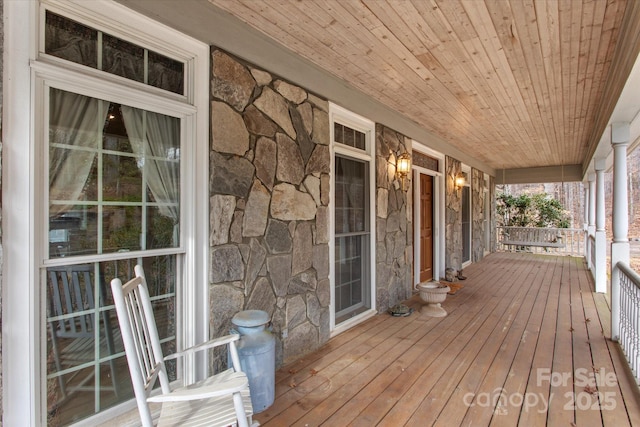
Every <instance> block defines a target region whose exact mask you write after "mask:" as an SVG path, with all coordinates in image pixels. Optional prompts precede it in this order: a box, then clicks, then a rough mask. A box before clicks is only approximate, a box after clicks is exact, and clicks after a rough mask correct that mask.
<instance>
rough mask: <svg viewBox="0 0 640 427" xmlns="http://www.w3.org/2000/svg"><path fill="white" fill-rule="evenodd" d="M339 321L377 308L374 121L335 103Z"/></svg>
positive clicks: (335, 302) (336, 297) (335, 310)
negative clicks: (373, 258) (356, 114)
mask: <svg viewBox="0 0 640 427" xmlns="http://www.w3.org/2000/svg"><path fill="white" fill-rule="evenodd" d="M331 111H332V120H333V124H332V130H333V134H332V136H333V141H334V143H333V172H332V175H333V176H332V182H333V197H332V201H333V214H332V219H333V220H332V224H333V236H334V243H333V246H332V250H333V259H334V263H333V265H332V283H333V287H332V295H333V307H332V314H333V320H334V325H337V324H344V323H345V322H347V321H348V320H350V319H353V318H356V317H357V316H358V315H360V314H362V313H365V312H367V311H369V310H371V309H372V308H373V305H374V301H373V298H372V295H373V294H374V292H373V286H374V284H373V282H374V281H373V271H372V254H373V247H372V224H375V218H372V213H373V208H372V206H371V205H372V203H371V202H372V197H371V192H372V189H371V185H372V183H373V181H374V177H373V175H372V173H373V171H375V169H374V167H373V156H372V155H371V154H370V150H371V149H372V146H373V144H372V142H371V138H372V135H373V134H374V127H373V123H371V122H369V121H367V120H365V119H362V118H360V117H358V116H355V115H353V114H352V113H349V112H347V111H346V110H342V109H340V108H339V107H336V106H333V105H332V110H331Z"/></svg>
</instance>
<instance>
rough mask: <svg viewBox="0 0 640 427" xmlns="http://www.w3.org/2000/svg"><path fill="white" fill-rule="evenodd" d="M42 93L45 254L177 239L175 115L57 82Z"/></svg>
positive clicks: (152, 245) (174, 243)
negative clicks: (46, 109) (46, 103)
mask: <svg viewBox="0 0 640 427" xmlns="http://www.w3.org/2000/svg"><path fill="white" fill-rule="evenodd" d="M50 100H51V101H50V120H49V123H50V131H49V183H50V187H49V249H50V254H49V256H50V257H51V258H57V257H62V256H72V255H81V254H96V253H109V252H118V251H122V250H129V251H131V250H144V249H162V248H171V247H178V246H179V224H180V222H179V202H180V120H179V119H178V118H175V117H170V116H165V115H162V114H157V113H153V112H150V111H145V110H141V109H137V108H131V107H128V106H122V105H120V104H115V103H109V102H106V101H102V100H99V99H94V98H89V97H85V96H81V95H77V94H73V93H69V92H65V91H61V90H57V89H52V90H51V95H50ZM99 241H100V244H98V242H99Z"/></svg>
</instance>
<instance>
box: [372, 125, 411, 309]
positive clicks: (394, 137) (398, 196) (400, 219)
mask: <svg viewBox="0 0 640 427" xmlns="http://www.w3.org/2000/svg"><path fill="white" fill-rule="evenodd" d="M405 152H408V153H411V139H410V138H406V137H405V136H404V135H401V134H399V133H397V132H395V131H393V130H391V129H389V128H387V127H384V126H382V125H380V124H376V307H377V308H378V311H380V312H383V311H386V310H387V309H388V308H389V307H392V306H394V305H395V304H397V303H399V302H400V301H402V300H405V299H407V298H409V297H410V296H411V292H412V284H411V268H412V265H413V226H412V212H413V208H412V200H413V197H412V195H411V176H410V175H409V176H407V178H406V179H405V182H404V188H402V182H401V181H400V180H398V179H397V177H396V159H397V158H398V156H399V155H401V154H403V153H405Z"/></svg>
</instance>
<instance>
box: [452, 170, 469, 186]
mask: <svg viewBox="0 0 640 427" xmlns="http://www.w3.org/2000/svg"><path fill="white" fill-rule="evenodd" d="M454 185H455V187H456V190H459V189H461V188H462V187H464V186H465V185H467V177H466V176H465V174H464V173H462V172H460V173H459V174H458V175H456V177H455V179H454Z"/></svg>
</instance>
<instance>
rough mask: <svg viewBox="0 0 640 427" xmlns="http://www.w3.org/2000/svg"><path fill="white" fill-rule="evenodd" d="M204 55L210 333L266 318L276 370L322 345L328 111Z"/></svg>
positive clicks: (246, 68)
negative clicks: (208, 69) (249, 317)
mask: <svg viewBox="0 0 640 427" xmlns="http://www.w3.org/2000/svg"><path fill="white" fill-rule="evenodd" d="M211 55H212V79H211V94H212V99H211V136H212V141H211V156H210V168H211V169H210V170H211V179H210V194H211V199H210V223H211V228H210V232H211V235H210V246H211V250H210V253H211V271H210V298H211V300H210V307H211V333H212V335H213V336H220V335H223V334H226V333H228V331H229V329H230V328H231V326H232V325H231V319H232V317H233V315H235V314H236V313H237V312H239V311H241V310H248V309H258V310H264V311H266V312H267V313H269V316H270V317H271V320H272V327H273V331H274V333H275V336H276V361H277V364H278V365H280V364H282V363H283V362H284V361H287V360H288V359H291V358H293V357H296V356H300V355H302V354H304V353H306V352H309V351H311V350H314V349H315V348H317V347H319V345H320V344H322V343H323V342H325V341H327V340H328V338H329V304H330V288H329V286H330V285H329V245H328V243H329V212H328V204H329V194H330V188H329V170H330V152H329V137H330V136H329V135H330V134H329V116H328V103H327V101H325V100H322V99H320V98H318V97H316V96H314V95H313V94H310V93H308V92H307V91H305V90H304V89H302V88H300V87H297V86H294V85H292V84H289V83H288V82H285V81H283V80H281V79H279V78H277V77H276V76H273V75H271V74H270V73H268V72H265V71H263V70H260V69H257V68H254V67H252V66H251V65H249V64H246V63H243V62H242V61H240V60H238V59H235V58H233V57H231V56H229V55H228V54H226V53H225V52H223V51H221V50H218V49H216V48H212V51H211Z"/></svg>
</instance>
